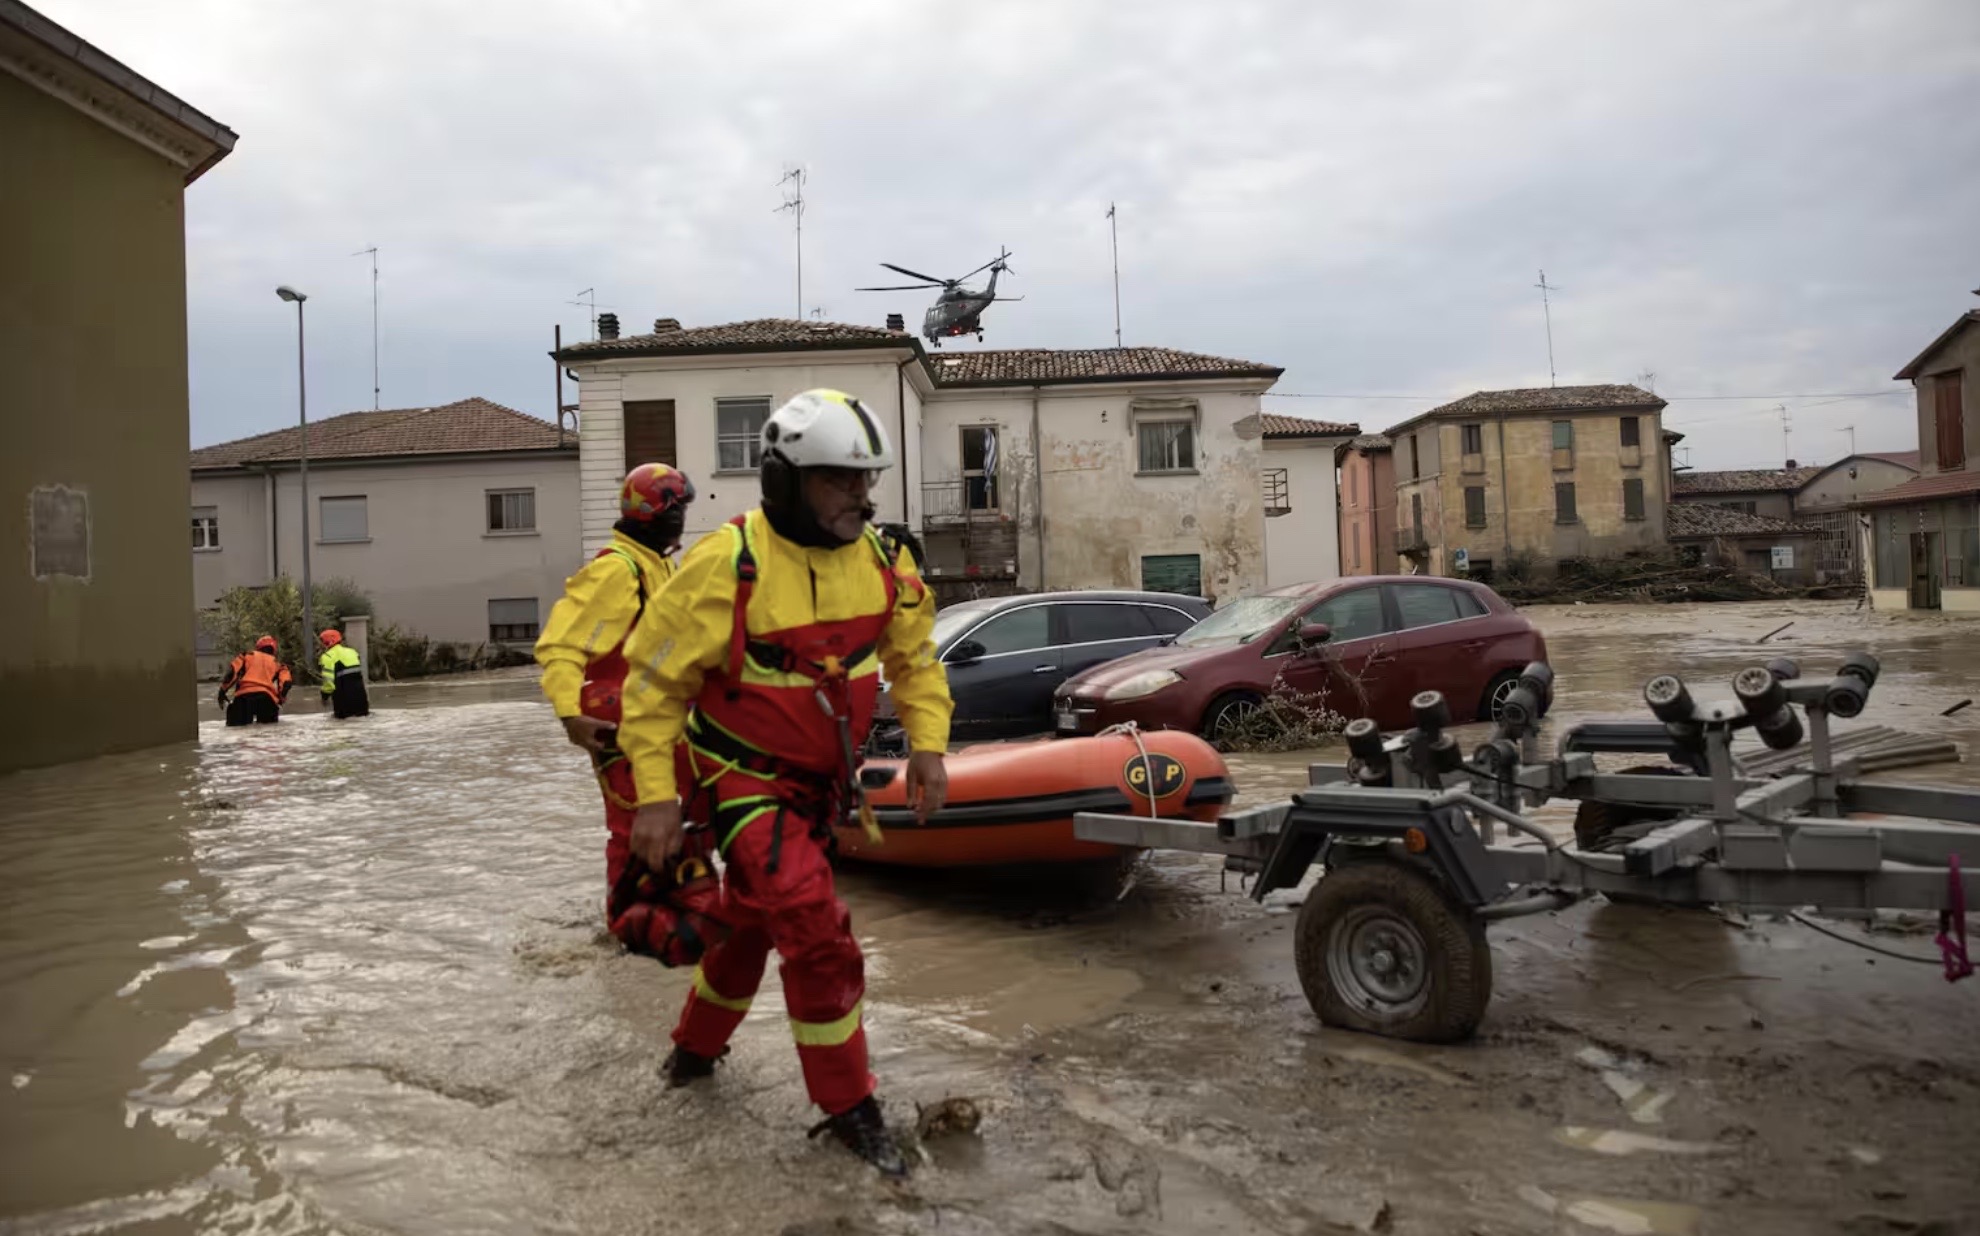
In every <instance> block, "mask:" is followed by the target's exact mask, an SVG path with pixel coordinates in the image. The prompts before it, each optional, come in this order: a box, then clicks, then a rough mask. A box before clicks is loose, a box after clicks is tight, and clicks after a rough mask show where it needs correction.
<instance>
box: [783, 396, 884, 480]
mask: <svg viewBox="0 0 1980 1236" xmlns="http://www.w3.org/2000/svg"><path fill="white" fill-rule="evenodd" d="M763 458H764V461H765V462H766V463H767V462H769V461H770V460H772V459H773V458H774V459H777V460H780V461H781V462H783V463H785V464H787V465H789V466H790V467H793V468H854V469H857V470H860V471H865V472H877V471H879V470H880V469H882V468H891V467H893V466H894V448H893V445H892V444H891V443H889V442H888V441H887V431H886V429H884V428H882V427H881V424H880V418H879V417H877V416H875V415H873V413H872V412H871V411H870V410H869V409H868V408H867V406H866V405H865V404H864V403H861V402H860V401H859V400H858V399H857V398H855V397H854V396H851V395H848V394H846V393H845V392H844V391H832V390H823V389H820V390H810V391H806V392H804V393H803V394H801V395H798V396H797V397H795V398H793V399H792V400H791V401H790V402H789V403H787V404H785V405H784V406H783V407H781V408H778V409H777V410H776V411H775V412H772V413H771V414H770V419H769V420H767V421H765V422H764V423H763Z"/></svg>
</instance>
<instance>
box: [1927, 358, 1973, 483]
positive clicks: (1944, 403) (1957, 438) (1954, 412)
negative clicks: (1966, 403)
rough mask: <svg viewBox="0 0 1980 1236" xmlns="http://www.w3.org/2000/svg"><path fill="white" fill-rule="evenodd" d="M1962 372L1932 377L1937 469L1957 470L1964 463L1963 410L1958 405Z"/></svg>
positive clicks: (1964, 416)
mask: <svg viewBox="0 0 1980 1236" xmlns="http://www.w3.org/2000/svg"><path fill="white" fill-rule="evenodd" d="M1962 377H1963V374H1962V372H1961V371H1960V370H1958V369H1955V370H1953V371H1952V372H1951V373H1941V374H1937V375H1935V376H1934V377H1933V379H1932V396H1933V400H1934V404H1935V406H1934V409H1933V411H1934V412H1935V413H1936V417H1935V419H1936V421H1937V425H1936V428H1937V430H1938V432H1937V433H1936V434H1935V435H1934V437H1935V438H1936V439H1937V443H1938V448H1939V471H1941V472H1957V471H1959V470H1960V469H1961V468H1964V467H1965V466H1966V411H1965V408H1964V407H1963V406H1962V404H1961V400H1962V399H1964V398H1965V391H1964V389H1963V387H1964V382H1963V381H1962Z"/></svg>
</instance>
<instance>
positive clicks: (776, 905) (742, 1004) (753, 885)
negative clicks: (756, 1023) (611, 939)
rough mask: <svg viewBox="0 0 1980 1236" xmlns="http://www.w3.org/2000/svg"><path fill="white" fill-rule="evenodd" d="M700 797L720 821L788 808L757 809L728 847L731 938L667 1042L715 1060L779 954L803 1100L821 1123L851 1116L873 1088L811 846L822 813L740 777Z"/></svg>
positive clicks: (841, 907)
mask: <svg viewBox="0 0 1980 1236" xmlns="http://www.w3.org/2000/svg"><path fill="white" fill-rule="evenodd" d="M683 784H691V783H689V782H684V783H683ZM700 793H701V794H709V795H712V800H713V802H715V803H716V804H718V807H717V809H716V812H715V815H716V818H717V819H718V821H719V820H721V819H722V817H724V816H726V815H728V814H729V813H730V812H732V811H734V810H735V809H736V806H737V804H739V803H742V802H743V800H748V799H756V800H759V804H762V803H763V800H767V799H777V800H781V801H782V803H783V804H784V805H783V806H782V807H781V808H779V807H778V806H776V805H774V803H771V804H768V805H767V809H762V806H761V805H759V808H758V809H759V810H760V814H758V815H756V817H755V818H754V819H751V820H749V822H748V823H746V824H743V825H742V826H741V828H740V829H739V831H737V832H736V834H735V836H734V837H733V839H731V840H730V841H729V843H728V849H727V851H726V853H725V855H724V858H725V859H726V869H725V871H724V875H723V881H724V884H725V886H726V896H725V898H724V911H725V912H724V915H723V917H724V918H725V919H726V920H727V921H729V922H730V923H732V924H733V925H734V927H735V934H733V935H731V936H730V937H729V938H728V939H727V940H725V941H723V942H722V943H720V944H718V945H715V946H714V947H713V948H710V949H709V950H708V952H707V953H706V954H705V955H704V956H703V957H702V959H701V964H700V965H699V966H697V967H696V968H695V971H694V983H693V987H692V988H691V989H690V990H689V992H688V999H687V1007H685V1008H683V1009H682V1010H681V1020H680V1024H679V1025H678V1026H676V1027H675V1028H674V1042H676V1043H678V1044H679V1045H680V1046H681V1047H683V1048H685V1049H686V1050H688V1051H691V1052H693V1053H694V1054H695V1055H697V1056H706V1057H710V1058H713V1057H715V1056H718V1055H720V1054H721V1052H722V1048H723V1045H724V1044H726V1043H727V1042H728V1041H729V1036H730V1035H732V1034H734V1033H735V1030H736V1027H737V1026H738V1025H740V1024H741V1023H742V1019H743V1014H745V1013H747V1012H748V1011H749V1004H750V1000H751V998H752V997H754V996H755V995H756V988H757V985H758V984H760V983H761V982H762V981H763V966H764V962H765V961H767V960H768V958H769V954H770V950H771V949H773V948H774V949H775V950H777V955H778V957H779V958H781V959H782V964H781V966H780V968H779V970H780V973H781V975H782V977H783V983H784V1006H785V1008H786V1010H787V1011H788V1012H789V1014H790V1019H791V1037H792V1038H794V1039H795V1040H797V1051H798V1062H799V1063H800V1064H801V1065H802V1066H803V1068H804V1084H805V1089H806V1090H807V1091H809V1092H810V1094H811V1101H812V1102H814V1103H816V1104H818V1106H819V1107H821V1108H823V1109H824V1110H825V1112H826V1114H827V1115H833V1116H836V1115H838V1114H839V1113H841V1112H846V1111H850V1110H852V1109H853V1108H855V1107H857V1106H859V1104H860V1103H861V1102H862V1101H863V1100H864V1099H865V1098H866V1097H867V1096H868V1095H870V1094H872V1093H873V1084H874V1083H873V1076H872V1074H870V1073H868V1072H867V1064H866V1031H865V1028H864V1027H863V1026H862V1024H861V1021H860V1004H861V1001H862V999H863V997H864V996H865V994H866V960H865V958H863V957H862V956H861V955H860V951H859V942H858V941H857V940H855V939H853V934H852V915H851V914H850V913H849V912H848V911H847V910H846V907H845V903H844V902H841V901H840V900H839V898H838V895H837V894H836V893H835V892H834V891H833V888H832V867H831V864H830V863H829V862H828V861H827V859H826V854H825V846H824V844H823V843H822V842H821V841H819V840H817V839H815V838H814V837H813V833H819V834H823V833H824V832H825V823H826V822H825V821H824V820H820V819H816V818H813V817H815V816H816V815H818V814H819V813H821V812H822V811H824V810H828V809H829V805H827V804H824V803H821V802H820V801H819V797H820V796H819V795H818V793H817V790H816V787H810V786H804V785H800V784H798V783H795V782H791V781H766V780H764V779H762V778H759V777H755V776H751V775H748V774H745V773H730V774H729V775H727V776H724V777H721V778H719V779H718V780H717V781H716V782H715V783H714V784H713V785H711V786H709V787H707V788H706V789H704V790H702V791H700ZM795 804H806V805H804V806H798V805H795ZM747 809H748V807H747V804H745V805H744V810H747Z"/></svg>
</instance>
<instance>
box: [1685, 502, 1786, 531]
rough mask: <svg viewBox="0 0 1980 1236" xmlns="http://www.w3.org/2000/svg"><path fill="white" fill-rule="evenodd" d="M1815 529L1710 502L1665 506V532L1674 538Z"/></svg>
mask: <svg viewBox="0 0 1980 1236" xmlns="http://www.w3.org/2000/svg"><path fill="white" fill-rule="evenodd" d="M1816 531H1817V529H1814V528H1809V527H1807V526H1805V525H1802V524H1797V523H1791V522H1789V521H1788V520H1785V519H1775V518H1774V517H1773V516H1771V515H1748V514H1747V513H1746V512H1745V511H1735V510H1733V509H1732V508H1731V507H1729V506H1714V505H1713V504H1712V503H1710V502H1673V503H1671V504H1670V505H1669V506H1667V507H1665V508H1664V534H1665V535H1666V536H1669V537H1671V538H1672V539H1674V540H1683V539H1685V538H1687V537H1703V536H1806V535H1812V534H1813V533H1814V532H1816Z"/></svg>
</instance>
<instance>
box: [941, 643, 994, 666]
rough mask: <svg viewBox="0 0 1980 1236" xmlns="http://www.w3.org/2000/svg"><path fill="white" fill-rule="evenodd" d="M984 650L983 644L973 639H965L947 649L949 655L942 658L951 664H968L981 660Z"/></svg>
mask: <svg viewBox="0 0 1980 1236" xmlns="http://www.w3.org/2000/svg"><path fill="white" fill-rule="evenodd" d="M986 651H987V650H986V649H985V648H984V647H983V645H981V644H979V643H977V642H976V641H975V640H973V639H966V640H964V641H963V642H962V643H960V644H957V645H956V646H955V647H953V648H951V649H949V655H948V656H946V657H944V658H942V659H943V660H945V661H947V662H948V663H949V664H951V665H970V664H972V663H974V662H977V661H981V660H982V659H983V658H984V656H985V654H986Z"/></svg>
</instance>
